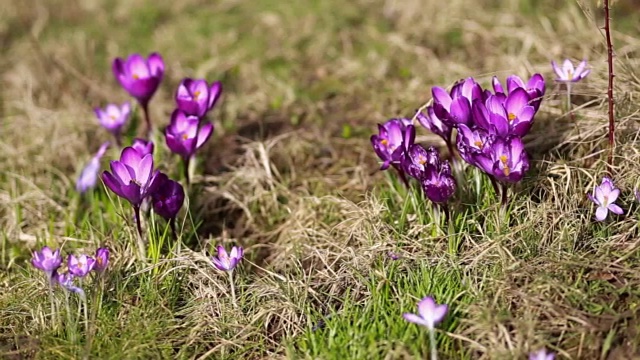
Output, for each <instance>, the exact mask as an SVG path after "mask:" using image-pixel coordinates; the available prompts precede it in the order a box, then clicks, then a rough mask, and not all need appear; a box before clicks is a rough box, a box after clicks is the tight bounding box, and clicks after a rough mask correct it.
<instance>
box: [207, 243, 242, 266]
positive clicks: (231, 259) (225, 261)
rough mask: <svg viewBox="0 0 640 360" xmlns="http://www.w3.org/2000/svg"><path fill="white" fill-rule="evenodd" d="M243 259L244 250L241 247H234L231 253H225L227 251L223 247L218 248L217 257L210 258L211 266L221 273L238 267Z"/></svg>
mask: <svg viewBox="0 0 640 360" xmlns="http://www.w3.org/2000/svg"><path fill="white" fill-rule="evenodd" d="M243 257H244V250H243V249H242V247H241V246H234V247H232V248H231V251H230V252H229V253H227V250H225V249H224V247H223V246H220V245H219V246H218V256H217V257H212V258H211V261H212V262H213V265H214V266H215V267H216V268H218V270H221V271H232V270H233V269H235V268H236V266H238V263H239V262H240V260H242V258H243Z"/></svg>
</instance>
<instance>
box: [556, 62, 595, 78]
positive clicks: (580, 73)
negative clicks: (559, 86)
mask: <svg viewBox="0 0 640 360" xmlns="http://www.w3.org/2000/svg"><path fill="white" fill-rule="evenodd" d="M551 67H553V71H555V73H556V75H557V78H556V81H559V82H578V81H580V80H582V79H584V78H585V77H586V76H587V75H589V73H590V72H591V70H589V69H587V68H586V67H587V60H582V61H581V62H580V64H578V66H577V67H576V68H574V67H573V64H572V63H571V60H569V59H566V60H565V61H564V63H563V64H562V67H560V66H558V64H557V63H556V62H555V61H552V62H551Z"/></svg>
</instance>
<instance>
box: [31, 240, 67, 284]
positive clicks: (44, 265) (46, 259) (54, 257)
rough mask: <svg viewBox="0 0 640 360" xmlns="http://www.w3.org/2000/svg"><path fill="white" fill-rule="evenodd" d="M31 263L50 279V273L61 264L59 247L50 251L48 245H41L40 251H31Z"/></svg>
mask: <svg viewBox="0 0 640 360" xmlns="http://www.w3.org/2000/svg"><path fill="white" fill-rule="evenodd" d="M31 264H32V265H33V266H34V267H35V268H36V269H40V270H42V271H44V273H45V274H47V277H48V278H49V279H51V276H52V274H53V273H54V271H56V269H58V268H59V267H60V264H62V257H61V256H60V249H57V250H56V251H51V248H49V247H48V246H45V247H43V248H42V249H41V250H40V251H34V252H33V258H32V259H31Z"/></svg>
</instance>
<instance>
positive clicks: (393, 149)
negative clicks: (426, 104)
mask: <svg viewBox="0 0 640 360" xmlns="http://www.w3.org/2000/svg"><path fill="white" fill-rule="evenodd" d="M415 137H416V131H415V127H414V126H413V125H411V120H409V119H390V120H388V121H387V122H385V123H384V124H378V134H377V135H371V145H373V150H374V151H375V152H376V154H377V155H378V157H379V158H380V160H382V161H383V163H382V166H380V169H381V170H386V169H387V168H388V167H389V165H391V164H396V165H399V164H400V162H401V161H402V155H403V153H404V151H405V150H406V149H408V148H409V146H411V145H412V144H413V142H414V140H415Z"/></svg>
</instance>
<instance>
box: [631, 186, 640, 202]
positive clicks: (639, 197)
mask: <svg viewBox="0 0 640 360" xmlns="http://www.w3.org/2000/svg"><path fill="white" fill-rule="evenodd" d="M633 194H634V195H635V196H636V200H637V201H638V202H640V190H638V189H636V190H635V191H634V192H633Z"/></svg>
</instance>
